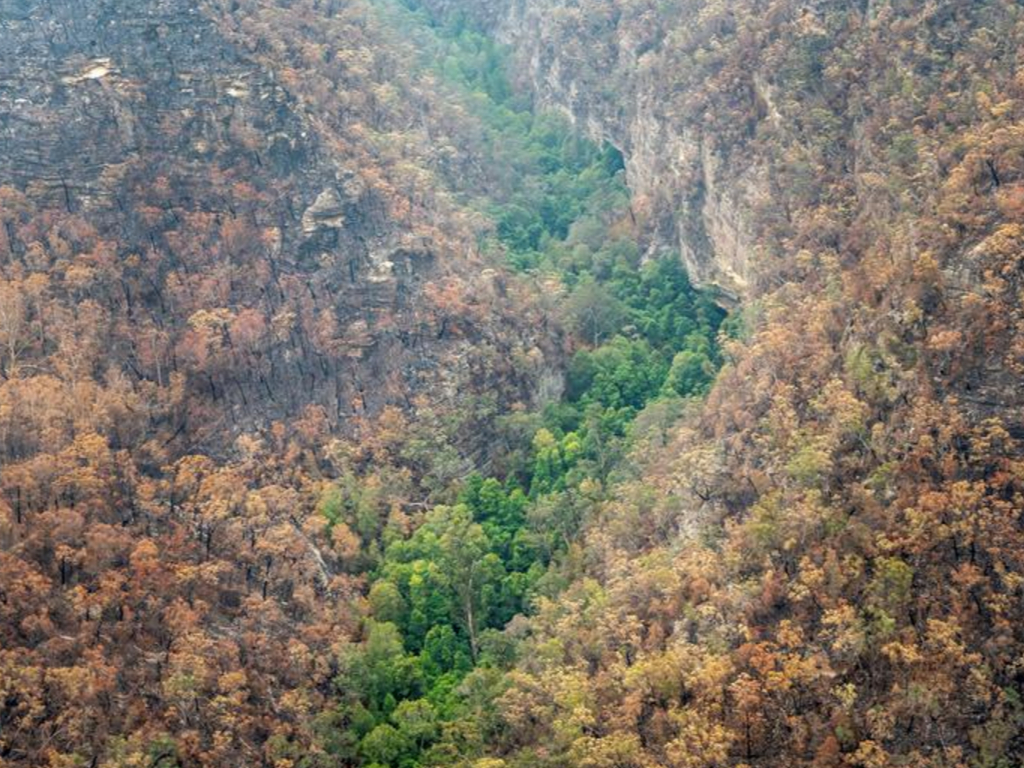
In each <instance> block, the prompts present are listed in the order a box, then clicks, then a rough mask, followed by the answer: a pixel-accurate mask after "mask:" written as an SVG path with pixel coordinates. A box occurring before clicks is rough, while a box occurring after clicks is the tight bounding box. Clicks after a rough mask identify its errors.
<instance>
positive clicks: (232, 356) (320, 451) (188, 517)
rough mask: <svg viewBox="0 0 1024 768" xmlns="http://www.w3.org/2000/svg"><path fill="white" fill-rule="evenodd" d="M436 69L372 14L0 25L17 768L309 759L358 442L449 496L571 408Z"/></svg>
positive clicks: (336, 625)
mask: <svg viewBox="0 0 1024 768" xmlns="http://www.w3.org/2000/svg"><path fill="white" fill-rule="evenodd" d="M299 10H303V13H298V11H299ZM292 24H295V25H297V27H293V26H292ZM406 54H407V51H406V50H405V49H404V48H403V44H402V43H401V42H400V41H399V40H398V38H397V36H395V35H394V34H393V33H392V32H391V31H389V30H388V29H387V28H386V27H385V26H383V25H381V24H380V23H379V21H378V20H377V18H376V16H375V15H374V13H373V12H372V9H370V8H368V7H366V6H364V5H361V4H359V3H343V4H333V5H332V7H331V8H323V7H321V4H318V3H306V4H298V5H297V4H295V3H282V4H280V5H279V6H278V5H274V4H266V3H262V4H245V5H244V6H243V5H241V4H238V3H234V4H230V6H229V5H225V6H224V7H223V8H221V7H219V6H216V5H214V4H207V3H198V4H197V3H194V2H185V1H184V0H181V1H179V0H152V2H150V1H148V0H147V1H145V2H137V1H136V0H130V1H129V0H104V2H95V3H85V4H82V3H73V2H54V3H46V4H39V3H31V2H20V0H4V2H2V3H0V73H2V74H0V222H2V226H0V763H3V764H4V765H7V764H11V763H12V762H13V763H14V764H18V765H33V766H37V765H54V766H56V765H62V766H63V765H78V764H90V762H91V764H92V765H96V764H97V761H98V760H102V761H103V762H102V764H103V765H115V764H116V765H128V764H132V765H136V764H139V765H141V764H156V763H160V762H161V761H164V760H169V759H170V756H171V755H174V754H180V758H176V759H180V760H181V761H183V762H186V763H189V764H195V761H201V762H202V763H203V764H207V765H257V764H261V762H262V761H263V759H264V758H263V757H262V755H263V754H264V750H265V749H266V745H267V743H268V742H270V741H272V740H273V739H274V738H277V739H279V740H282V741H283V742H284V743H288V742H289V741H291V740H294V741H295V742H296V743H309V742H310V741H311V737H310V736H309V733H308V727H309V726H308V723H306V720H305V719H304V715H303V714H302V713H303V712H304V711H307V710H309V709H315V708H316V707H318V706H320V705H321V703H322V701H323V700H324V699H325V695H326V694H328V693H329V692H330V684H329V680H330V678H331V676H332V671H331V662H330V661H329V660H328V656H329V652H328V649H329V647H330V646H331V644H332V643H333V642H334V641H335V640H336V639H337V638H338V637H340V636H344V635H345V634H346V633H347V632H349V631H354V628H355V627H356V622H357V617H356V611H355V609H354V608H353V603H354V602H355V601H357V600H358V598H359V596H360V589H361V581H360V574H359V573H358V570H357V569H354V568H348V567H347V566H346V564H345V562H344V559H343V558H342V557H341V555H339V554H338V551H343V549H342V548H341V546H340V545H339V547H338V551H335V550H334V549H332V543H331V541H330V539H329V533H330V532H329V530H325V529H324V527H323V525H322V523H321V518H320V517H318V515H317V513H316V507H317V502H318V499H319V496H320V493H321V491H322V489H323V487H324V486H325V484H329V482H330V481H331V480H332V479H334V478H335V477H337V476H338V475H339V474H340V473H341V472H342V471H343V470H342V469H341V467H342V466H343V465H344V466H349V464H348V463H347V462H349V456H350V453H349V451H350V448H349V446H351V445H354V444H357V445H359V446H361V447H363V448H366V446H368V445H369V444H370V441H371V439H372V437H373V436H374V435H375V434H378V433H380V432H382V431H384V430H385V429H386V428H387V427H388V426H390V427H391V428H396V427H397V426H398V425H399V424H401V427H400V428H401V429H402V430H403V432H404V434H405V436H406V437H407V438H408V439H410V440H411V439H413V437H417V436H418V438H419V439H420V440H422V441H424V443H426V444H427V446H429V448H427V447H425V448H424V450H423V451H422V452H421V453H419V454H417V455H416V456H411V457H410V458H408V459H407V460H405V461H404V464H403V469H402V471H403V472H404V474H402V475H401V477H400V478H399V479H398V480H395V481H393V482H392V484H391V487H390V490H391V492H392V493H393V494H394V498H395V499H396V501H395V503H396V504H399V505H400V504H403V503H407V504H422V503H423V502H422V499H423V496H424V495H426V494H428V493H429V490H425V489H424V488H423V487H421V486H419V485H417V483H418V482H419V481H420V480H422V479H423V477H425V476H427V475H428V474H430V473H431V472H433V474H434V475H437V476H441V477H443V478H445V479H446V480H448V479H450V478H452V477H457V476H460V475H464V474H465V473H466V472H468V471H469V470H471V469H472V468H473V467H474V466H477V465H480V464H482V463H484V462H485V461H486V459H487V458H488V456H489V455H490V453H491V438H492V436H493V435H494V426H493V420H492V414H493V412H494V411H495V410H507V409H511V408H513V407H523V408H525V407H528V406H530V405H532V404H534V403H540V402H544V401H546V400H549V399H551V398H552V397H557V396H558V393H559V391H560V390H561V386H562V385H561V380H562V373H561V371H562V367H563V357H564V353H563V350H562V349H561V343H562V342H561V336H560V332H559V331H558V329H557V327H556V325H555V324H554V323H553V322H552V323H550V324H549V323H548V322H547V321H546V320H545V317H546V315H545V312H544V311H543V309H542V308H541V307H540V306H539V305H538V304H537V301H536V293H535V291H534V290H533V289H532V288H531V287H530V286H529V283H528V281H526V280H518V279H512V278H510V277H509V276H508V275H507V274H506V273H504V272H502V271H501V269H500V268H499V269H496V268H495V267H498V266H499V265H498V264H497V263H495V262H493V260H492V261H488V260H487V259H485V258H484V257H483V256H482V255H481V254H480V251H479V248H478V244H477V243H478V239H479V238H480V237H482V233H483V232H484V231H486V230H488V228H489V226H490V225H489V224H487V223H486V222H481V221H480V220H479V216H477V215H476V214H475V213H473V212H471V211H468V210H465V209H463V208H460V207H459V206H458V205H457V204H456V203H454V202H453V201H452V200H451V199H450V198H451V193H450V192H449V191H448V190H447V188H446V186H445V182H444V180H443V179H437V178H435V177H434V175H433V168H434V167H435V165H436V162H435V159H434V158H432V157H431V156H430V150H431V143H430V141H429V140H428V139H427V136H428V135H431V136H434V137H436V138H437V139H438V140H446V141H448V142H450V143H456V142H458V141H459V139H458V134H457V133H453V132H452V131H453V130H454V129H453V127H452V126H457V125H459V122H458V120H457V119H455V118H452V117H451V116H450V115H449V114H448V110H447V108H446V106H445V97H444V96H443V95H442V94H440V93H439V92H436V91H435V90H433V85H432V81H430V80H429V79H428V78H422V77H420V75H418V74H417V73H416V72H415V71H412V70H408V69H405V68H403V66H401V64H400V62H402V61H403V60H404V58H405V57H406ZM430 104H435V105H436V106H435V107H434V108H433V110H432V115H433V116H432V117H430V118H424V117H423V116H422V115H421V110H423V109H425V108H427V106H428V105H430ZM446 120H447V124H446V123H445V121H446ZM466 130H471V126H466ZM446 137H447V138H446ZM381 417H383V419H384V425H385V426H384V427H381V426H379V425H378V422H377V420H378V419H379V418H381ZM366 450H367V451H368V450H369V449H368V448H367V449H366ZM366 455H367V456H369V453H367V454H366ZM303 728H306V729H307V730H306V731H304V730H303ZM165 734H173V735H174V737H175V738H177V739H180V744H181V746H180V748H168V747H167V744H168V743H172V742H168V738H169V737H166V736H165ZM168 749H170V751H168ZM179 749H180V752H179ZM165 753H166V754H165ZM147 754H148V755H149V757H148V758H144V757H143V756H144V755H147ZM139 761H142V762H139ZM147 761H148V762H147ZM189 761H192V762H189Z"/></svg>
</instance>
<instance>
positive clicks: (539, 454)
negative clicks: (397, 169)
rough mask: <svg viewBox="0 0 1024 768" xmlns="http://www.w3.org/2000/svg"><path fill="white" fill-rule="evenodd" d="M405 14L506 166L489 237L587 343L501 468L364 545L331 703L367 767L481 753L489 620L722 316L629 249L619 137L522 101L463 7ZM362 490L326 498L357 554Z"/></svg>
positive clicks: (702, 373) (559, 570)
mask: <svg viewBox="0 0 1024 768" xmlns="http://www.w3.org/2000/svg"><path fill="white" fill-rule="evenodd" d="M391 10H392V12H396V11H395V9H393V8H392V9H391ZM399 13H400V12H399ZM401 19H402V23H403V24H406V25H411V26H410V28H411V29H413V30H414V31H416V32H417V33H418V34H429V38H428V40H429V41H430V43H431V44H430V45H429V46H427V48H426V49H427V50H430V51H432V52H433V53H432V56H431V57H430V59H429V60H428V61H427V62H426V63H427V64H433V66H435V67H436V68H437V70H438V72H439V73H440V74H441V76H442V77H443V78H444V79H445V80H446V81H447V82H448V83H449V84H450V85H451V86H452V87H453V89H454V90H455V93H456V94H457V95H458V96H459V97H460V98H463V99H465V101H466V104H467V105H468V107H469V108H470V109H471V110H472V112H473V113H474V114H475V115H476V116H477V117H478V118H479V119H480V121H481V123H482V125H483V126H484V128H485V130H486V131H487V133H488V135H487V140H486V142H485V145H486V147H487V150H488V152H489V153H490V154H489V156H488V157H487V158H486V161H487V162H488V163H489V164H490V165H491V166H492V167H494V168H498V169H501V171H500V174H501V183H500V184H499V185H498V186H497V187H495V189H494V190H489V191H488V195H487V197H486V198H482V199H479V200H476V201H475V205H476V207H477V208H478V209H480V210H481V211H483V212H486V213H487V214H488V215H489V216H490V217H491V218H492V219H493V221H494V222H495V230H494V232H495V238H496V240H497V243H496V244H495V245H496V246H497V247H498V248H500V250H501V251H502V252H504V253H505V254H506V255H507V258H508V260H509V263H510V264H511V265H512V267H513V268H515V269H519V270H537V271H539V272H540V273H543V274H545V275H546V276H547V277H549V278H555V279H557V281H558V282H559V283H560V284H561V285H562V286H563V290H564V291H565V293H566V299H565V303H564V306H565V321H566V323H567V325H568V327H569V329H570V330H571V331H572V332H573V335H574V338H575V339H576V341H577V343H578V345H579V347H580V348H579V350H578V351H577V352H576V354H575V355H574V357H573V359H572V361H571V364H570V369H569V373H568V384H567V391H566V393H565V397H564V399H563V401H562V402H561V403H559V404H556V405H552V406H550V407H549V408H548V409H547V410H546V411H545V413H543V414H532V415H519V416H513V417H508V419H507V421H508V422H509V424H508V432H509V433H510V434H514V435H515V436H514V437H512V438H511V439H510V442H511V444H512V446H511V448H510V450H509V451H508V455H507V456H506V460H505V462H504V464H505V469H506V470H507V471H506V472H504V473H503V476H502V477H487V478H484V477H482V476H480V475H473V476H471V477H469V478H467V479H466V480H465V481H464V482H463V483H461V486H460V488H459V489H458V490H457V492H456V500H455V503H454V504H451V505H441V506H435V507H433V508H432V509H430V510H429V511H428V512H427V513H426V514H425V516H424V517H423V519H422V521H421V522H420V524H419V525H418V527H416V528H415V530H414V532H412V533H411V535H408V536H400V535H394V534H393V533H388V532H386V531H385V532H384V533H383V541H384V542H385V545H384V548H383V551H381V552H380V553H379V555H371V556H370V560H368V561H367V562H368V563H373V562H375V563H376V564H375V566H372V567H373V581H372V586H371V588H370V590H369V594H368V606H369V617H368V618H367V620H366V622H365V631H364V639H363V641H362V642H360V643H357V644H353V645H351V646H349V647H348V648H347V650H346V651H345V652H344V653H343V654H342V661H341V664H340V671H339V674H338V677H337V679H336V686H337V690H338V692H339V695H340V696H341V697H342V700H343V702H344V703H343V704H341V705H340V707H339V709H338V711H337V712H335V713H333V714H332V715H331V716H330V717H329V721H330V730H331V732H332V733H333V732H335V731H336V729H338V728H341V729H343V730H344V731H345V735H344V737H340V738H339V737H338V736H337V734H336V733H335V735H334V736H332V738H331V740H330V742H329V743H327V744H325V748H326V749H327V751H329V752H331V753H333V754H334V755H335V756H338V757H343V758H344V759H346V760H358V761H361V763H362V764H364V765H373V766H404V767H408V766H415V765H421V764H422V765H447V764H449V763H450V761H451V760H452V759H454V757H455V756H461V757H464V756H466V755H469V754H473V753H481V752H482V749H483V746H484V745H485V744H486V743H487V741H488V735H489V734H488V722H489V721H488V711H487V706H486V703H487V702H488V701H489V700H491V699H492V698H493V696H494V695H496V694H497V693H498V692H499V691H500V690H502V686H503V671H504V670H507V669H509V668H510V665H511V664H512V662H513V661H514V648H513V645H512V641H511V640H510V639H509V637H508V635H507V634H506V633H504V632H502V631H501V630H502V629H504V628H505V627H506V625H507V624H508V623H509V622H510V621H511V620H512V619H513V618H514V617H515V616H516V615H517V614H522V613H526V612H529V611H530V609H531V606H532V604H533V603H534V601H535V600H536V599H538V598H539V597H542V596H545V595H554V594H556V593H557V592H558V590H559V588H560V587H561V586H563V585H564V583H565V573H564V572H565V569H566V568H571V564H570V563H569V560H567V558H568V553H569V551H570V547H571V543H572V541H573V539H574V538H575V537H576V536H577V535H578V532H579V527H580V523H581V518H582V516H583V514H584V513H585V510H586V508H587V506H588V504H592V503H593V502H594V501H595V500H596V499H597V498H599V497H600V495H601V494H602V492H603V491H602V489H603V488H604V486H605V483H606V481H607V479H608V477H609V473H611V472H612V471H613V470H614V468H615V467H616V465H617V464H618V463H619V461H620V460H621V457H622V456H623V454H624V451H625V447H626V445H627V444H628V440H629V433H630V425H631V423H632V422H633V420H634V419H635V417H636V416H637V414H638V413H640V412H641V411H642V410H643V409H644V408H645V407H646V406H647V405H648V404H649V403H651V402H652V401H653V400H655V399H658V398H664V399H667V400H669V401H678V400H679V399H680V398H685V397H692V396H699V395H702V394H703V393H704V392H705V391H706V390H707V388H708V386H709V384H710V382H711V380H712V378H713V376H714V373H715V371H716V370H717V367H718V365H719V364H720V358H719V353H718V350H717V346H716V336H717V333H718V330H719V326H720V325H721V322H722V319H723V315H724V313H723V312H722V311H721V310H720V309H719V308H718V307H717V306H715V304H714V302H713V301H712V300H711V299H710V298H709V297H708V296H706V295H705V294H702V293H700V292H698V291H697V290H696V289H695V288H694V287H693V286H692V285H691V284H690V282H689V281H688V279H687V277H686V274H685V272H684V271H683V269H682V267H681V265H680V263H679V261H678V259H674V258H664V259H659V260H655V261H652V262H650V263H648V264H642V259H641V255H640V253H639V252H638V249H637V247H636V245H635V243H634V242H633V240H632V238H631V232H630V230H629V228H628V227H622V226H616V225H618V224H620V223H621V222H622V221H623V220H624V218H625V217H626V215H627V212H628V208H627V206H628V197H627V195H626V191H625V187H624V184H623V181H622V175H621V169H622V166H621V156H620V155H619V154H618V152H617V151H616V150H614V149H613V148H611V147H605V148H601V147H599V146H597V145H595V144H593V143H592V142H589V141H587V140H585V139H583V138H581V137H579V136H578V135H576V134H574V133H572V132H571V131H570V129H569V126H568V125H567V124H566V122H565V121H564V120H563V119H561V118H559V117H557V116H554V115H550V114H539V115H535V114H534V113H533V112H532V111H531V109H530V107H529V104H528V103H527V102H525V101H524V100H523V98H522V97H520V96H517V95H515V94H514V93H513V91H512V89H511V88H510V87H509V85H508V80H507V77H506V75H505V72H504V67H505V57H504V55H503V53H502V51H501V50H500V49H499V48H498V47H497V46H496V45H495V44H494V43H493V42H492V41H490V40H489V39H488V38H486V37H484V36H482V35H480V34H478V33H476V32H474V31H472V30H471V29H469V28H468V27H466V26H464V25H462V24H460V23H455V24H450V25H448V26H447V27H445V28H443V29H435V30H433V31H432V33H430V32H429V31H427V32H425V31H424V30H425V29H426V26H425V21H426V19H425V17H424V16H421V15H415V14H406V15H403V16H401ZM524 440H525V443H524ZM364 493H365V491H364V490H362V489H361V488H360V487H359V485H358V483H353V482H351V479H349V480H346V481H344V482H343V483H340V484H339V485H337V486H336V487H335V488H334V489H332V490H331V491H329V492H328V494H327V495H326V496H325V498H324V501H323V504H322V512H323V514H324V515H325V517H327V518H328V521H329V523H330V524H335V523H338V522H344V523H345V524H346V525H348V526H349V528H351V529H353V530H355V531H356V532H357V533H359V534H360V538H361V540H362V541H363V543H364V547H363V551H364V552H366V551H367V549H368V548H367V547H366V544H367V543H369V544H370V545H371V546H370V548H369V549H372V547H373V546H374V543H373V541H372V539H373V538H374V535H375V532H374V530H367V526H368V525H369V528H370V529H373V528H374V524H373V523H372V522H370V523H368V522H367V515H366V514H363V512H361V510H363V511H364V512H365V510H366V509H367V508H368V507H367V505H366V504H365V503H363V502H364V500H363V499H362V495H363V494H364ZM371 507H372V505H371ZM370 517H371V518H372V513H370ZM570 560H571V558H570Z"/></svg>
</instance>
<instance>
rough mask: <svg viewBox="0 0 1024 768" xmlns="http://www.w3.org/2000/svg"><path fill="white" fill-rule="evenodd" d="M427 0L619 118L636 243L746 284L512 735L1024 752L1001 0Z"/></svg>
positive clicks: (571, 95) (1017, 319)
mask: <svg viewBox="0 0 1024 768" xmlns="http://www.w3.org/2000/svg"><path fill="white" fill-rule="evenodd" d="M425 5H427V6H430V7H431V8H432V10H433V11H434V12H435V13H437V14H439V15H441V16H445V15H447V17H448V18H453V17H455V16H458V15H466V16H469V17H470V18H475V19H477V23H480V24H483V25H485V26H487V27H488V28H489V29H491V30H492V31H493V32H494V33H495V34H497V35H498V36H499V37H500V38H501V39H503V40H505V41H506V42H508V43H509V44H510V45H511V46H512V48H513V54H514V55H515V56H517V57H518V60H519V62H520V70H519V71H520V72H521V73H522V76H523V82H524V83H525V84H526V85H527V86H528V87H530V88H532V89H533V91H534V93H535V94H536V97H537V98H538V99H539V100H541V101H542V102H544V103H549V104H556V105H558V106H559V107H560V108H561V109H563V110H564V111H566V112H567V113H569V114H571V115H572V116H573V117H574V119H575V120H576V122H577V124H578V125H580V126H582V127H584V128H586V129H587V130H589V131H591V132H592V133H594V134H595V135H602V136H606V137H608V138H609V139H610V140H612V141H614V142H615V143H616V144H617V146H619V147H620V148H621V149H622V150H623V154H624V158H625V162H626V167H627V174H628V179H629V181H630V184H631V186H632V187H633V191H634V193H635V195H636V198H635V200H634V206H635V207H636V208H637V213H638V217H640V218H641V219H642V218H643V217H644V215H645V214H647V215H648V216H649V218H647V219H646V223H647V226H648V227H649V229H648V232H647V237H648V238H649V242H650V243H651V244H652V246H653V248H654V251H655V252H657V251H658V250H659V249H660V248H662V247H663V246H664V245H665V244H666V243H674V242H678V243H679V250H680V252H681V255H682V258H683V259H684V261H685V262H686V263H687V265H688V266H689V267H692V271H693V274H695V275H696V276H697V277H699V278H700V279H701V280H703V281H708V282H712V283H717V284H719V285H720V286H721V287H722V288H723V289H725V290H726V291H727V292H729V293H733V294H734V295H736V296H737V297H741V298H742V300H743V303H744V305H745V306H746V310H745V312H744V316H745V318H746V324H747V336H746V338H745V339H744V340H743V341H742V342H738V343H734V344H732V345H731V346H730V347H729V348H728V350H727V352H728V356H729V357H730V358H731V362H730V364H728V365H727V366H726V367H725V369H724V370H723V371H722V373H721V375H720V377H719V380H718V382H717V384H716V386H715V387H714V389H713V390H712V393H711V395H710V397H709V399H708V401H707V403H706V405H705V406H704V408H703V410H702V413H701V414H700V416H699V417H694V418H691V419H688V420H686V421H685V422H684V423H683V424H682V425H680V426H678V427H677V428H676V429H675V430H674V434H673V435H672V436H671V437H670V438H669V439H668V440H667V441H666V442H664V443H662V442H656V443H653V444H645V445H641V446H638V448H637V450H636V455H635V461H636V463H637V469H636V472H637V474H638V477H639V479H638V480H636V481H635V482H625V483H623V484H622V485H621V486H620V487H619V489H618V491H617V500H615V501H613V502H611V503H609V504H607V505H605V507H604V509H603V512H602V513H600V514H598V515H597V516H596V517H595V519H593V520H592V521H591V522H590V524H589V526H588V533H587V535H586V537H585V540H584V544H583V549H584V551H586V552H587V563H588V567H587V569H586V572H585V574H584V575H583V577H582V578H580V579H578V580H577V582H576V584H575V585H574V586H572V587H570V588H569V589H568V591H567V592H566V593H565V594H564V595H563V596H562V597H561V598H560V599H559V600H557V601H551V602H549V603H545V604H544V605H543V606H542V607H541V609H540V613H539V615H538V616H537V617H536V618H535V619H533V620H532V622H531V623H530V627H529V630H528V631H527V636H528V639H527V640H525V641H524V645H523V647H522V649H521V651H520V657H519V658H520V659H521V660H520V662H519V665H518V668H517V671H515V672H514V673H512V687H511V688H510V690H509V691H508V692H507V693H505V694H504V695H503V696H502V697H501V699H500V701H499V703H500V711H501V713H502V718H503V719H502V727H500V728H499V730H500V731H501V732H502V733H503V735H504V741H503V744H502V746H501V747H500V748H499V750H498V753H499V754H500V755H501V757H502V759H503V760H504V761H505V762H506V763H507V764H508V765H524V766H525V765H530V766H536V765H574V766H606V765H607V766H612V765H614V766H651V765H672V766H726V765H739V764H749V765H765V766H769V765H770V766H783V765H785V766H794V765H816V766H838V765H858V766H886V765H908V766H909V765H913V766H924V765H928V766H961V765H964V766H966V765H971V766H996V765H1005V766H1009V765H1015V764H1017V762H1018V761H1019V759H1020V755H1021V754H1022V752H1024V743H1022V742H1021V737H1020V734H1021V732H1022V731H1021V726H1022V723H1024V709H1022V706H1021V693H1022V690H1021V689H1022V683H1024V678H1022V677H1021V667H1020V659H1021V652H1022V648H1024V636H1022V634H1021V631H1020V627H1021V626H1022V618H1024V617H1022V615H1021V605H1022V603H1021V588H1022V583H1024V582H1022V581H1021V574H1022V568H1024V561H1022V559H1021V554H1020V553H1021V551H1022V548H1021V545H1022V543H1024V542H1022V533H1024V531H1022V525H1024V521H1022V516H1021V509H1022V506H1024V496H1022V490H1024V489H1022V485H1021V483H1022V480H1024V476H1022V470H1024V465H1022V463H1021V449H1020V446H1019V442H1018V441H1019V440H1020V439H1021V438H1022V437H1024V429H1022V423H1021V416H1020V414H1021V410H1020V407H1021V403H1022V396H1024V391H1022V387H1021V384H1020V373H1021V370H1022V369H1021V365H1022V362H1024V360H1022V357H1021V352H1022V348H1024V347H1022V338H1024V337H1022V331H1024V327H1022V325H1021V322H1022V319H1024V318H1022V315H1021V308H1020V296H1021V294H1020V290H1021V287H1022V283H1021V263H1022V262H1021V254H1022V246H1024V242H1022V228H1021V224H1022V222H1021V218H1022V215H1024V208H1022V206H1021V201H1022V199H1024V197H1022V195H1024V163H1022V160H1021V158H1022V156H1024V155H1022V149H1024V134H1022V133H1021V131H1020V127H1019V126H1020V121H1021V117H1022V110H1024V77H1022V74H1021V73H1022V69H1021V68H1022V66H1024V63H1022V59H1021V56H1022V51H1024V48H1022V45H1024V16H1022V14H1021V9H1020V6H1019V4H1017V3H1011V2H1001V1H1000V0H991V1H987V2H956V1H954V0H950V1H949V2H935V3H926V4H920V3H909V2H908V3H904V2H879V3H845V2H843V3H839V2H817V3H806V2H787V1H785V0H783V1H782V2H757V1H755V0H750V1H746V0H737V1H736V2H688V1H687V0H682V1H680V2H669V3H661V2H659V3H654V2H643V0H641V1H640V2H620V1H618V0H593V1H592V2H561V1H559V0H523V1H522V2H515V3H510V4H502V3H490V4H482V5H478V4H472V5H471V4H465V3H459V2H436V3H435V2H427V3H425ZM518 631H519V632H523V631H524V630H523V629H522V628H520V629H519V630H518ZM488 765H489V764H488Z"/></svg>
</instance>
